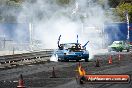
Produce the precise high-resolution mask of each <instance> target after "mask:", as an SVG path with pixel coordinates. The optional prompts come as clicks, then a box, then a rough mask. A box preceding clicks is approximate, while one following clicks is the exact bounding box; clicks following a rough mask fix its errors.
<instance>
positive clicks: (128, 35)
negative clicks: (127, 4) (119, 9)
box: [126, 11, 130, 42]
mask: <svg viewBox="0 0 132 88" xmlns="http://www.w3.org/2000/svg"><path fill="white" fill-rule="evenodd" d="M126 20H127V41H128V42H129V37H130V34H129V17H128V12H127V11H126Z"/></svg>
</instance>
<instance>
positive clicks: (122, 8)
mask: <svg viewBox="0 0 132 88" xmlns="http://www.w3.org/2000/svg"><path fill="white" fill-rule="evenodd" d="M116 11H117V14H118V15H119V16H120V21H126V16H125V12H126V11H127V12H128V15H129V21H130V22H132V4H131V3H122V4H120V5H118V6H117V7H116Z"/></svg>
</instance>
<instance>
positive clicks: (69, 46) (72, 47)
mask: <svg viewBox="0 0 132 88" xmlns="http://www.w3.org/2000/svg"><path fill="white" fill-rule="evenodd" d="M61 46H63V48H64V49H70V50H73V51H74V50H81V49H83V48H82V46H81V44H77V43H69V44H61Z"/></svg>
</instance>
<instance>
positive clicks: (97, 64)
mask: <svg viewBox="0 0 132 88" xmlns="http://www.w3.org/2000/svg"><path fill="white" fill-rule="evenodd" d="M95 67H100V64H99V60H98V59H97V60H96V65H95Z"/></svg>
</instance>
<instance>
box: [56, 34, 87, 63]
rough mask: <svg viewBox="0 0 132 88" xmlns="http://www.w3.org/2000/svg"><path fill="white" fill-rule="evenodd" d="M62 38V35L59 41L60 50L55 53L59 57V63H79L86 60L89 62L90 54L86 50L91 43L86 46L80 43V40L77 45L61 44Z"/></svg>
mask: <svg viewBox="0 0 132 88" xmlns="http://www.w3.org/2000/svg"><path fill="white" fill-rule="evenodd" d="M60 37H61V35H60V36H59V39H58V49H57V50H56V51H55V54H56V55H57V56H58V61H69V60H76V61H79V60H81V59H84V60H85V62H87V61H89V52H88V51H87V50H86V45H87V44H88V42H89V41H88V42H87V43H86V44H85V45H84V46H82V45H81V44H80V43H78V40H77V43H63V44H59V42H60ZM77 38H78V37H77Z"/></svg>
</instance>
